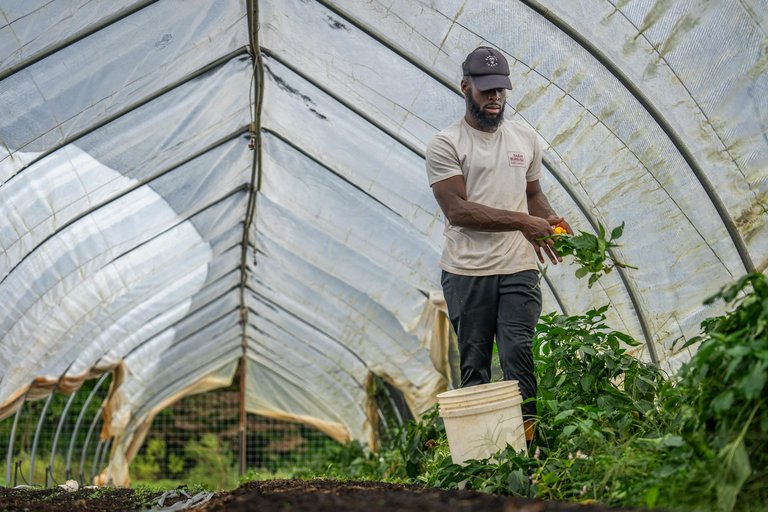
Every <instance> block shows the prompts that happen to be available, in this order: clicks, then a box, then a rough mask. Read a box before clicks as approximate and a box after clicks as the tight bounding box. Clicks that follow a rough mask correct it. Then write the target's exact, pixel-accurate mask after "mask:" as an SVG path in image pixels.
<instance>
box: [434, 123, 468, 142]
mask: <svg viewBox="0 0 768 512" xmlns="http://www.w3.org/2000/svg"><path fill="white" fill-rule="evenodd" d="M462 121H463V119H457V120H456V121H454V122H452V123H451V124H449V125H448V126H446V127H445V128H443V129H442V130H440V131H439V132H437V133H435V134H434V135H433V136H432V140H434V139H453V138H456V136H457V135H458V134H459V133H460V132H461V130H462Z"/></svg>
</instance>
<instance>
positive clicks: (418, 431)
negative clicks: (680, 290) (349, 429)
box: [292, 273, 768, 511]
mask: <svg viewBox="0 0 768 512" xmlns="http://www.w3.org/2000/svg"><path fill="white" fill-rule="evenodd" d="M716 300H723V301H725V302H726V303H727V304H728V305H729V313H727V314H725V315H723V316H718V317H714V318H710V319H708V320H706V321H705V322H703V324H702V330H701V335H700V336H698V337H696V338H694V339H691V340H689V341H688V343H687V345H688V346H693V345H694V344H695V345H698V350H697V351H696V352H695V354H694V356H693V357H692V358H691V360H690V361H689V362H688V363H686V364H685V365H684V366H683V367H682V368H681V369H680V370H679V371H678V372H677V374H676V375H674V376H668V375H665V374H664V373H663V372H662V371H660V370H659V369H658V368H656V367H655V366H653V365H651V364H648V363H644V362H642V361H640V360H639V359H637V358H636V357H634V356H633V355H631V354H630V353H628V351H627V350H628V349H630V350H631V348H632V347H635V346H637V345H638V343H637V342H636V341H635V340H633V339H632V338H631V337H630V336H628V335H626V334H624V333H621V332H617V331H614V330H612V329H610V328H609V327H608V326H607V325H606V323H605V313H606V311H607V308H606V307H603V308H599V309H595V310H591V311H588V312H587V313H585V314H584V315H580V316H569V317H566V316H559V315H554V314H553V315H546V316H543V317H542V319H541V322H540V324H539V326H538V331H537V336H536V340H535V358H536V371H537V376H538V379H539V396H538V400H537V408H538V425H537V430H536V438H535V440H534V443H533V445H532V446H531V448H530V449H529V451H528V453H515V452H514V450H513V449H512V448H508V449H507V450H504V451H502V452H500V453H497V454H496V455H494V456H493V457H492V458H490V459H487V460H481V461H470V462H468V463H466V464H465V465H461V466H460V465H456V464H453V463H452V461H451V458H450V452H449V449H448V443H447V440H446V437H445V431H444V428H443V425H442V423H441V420H440V418H439V415H438V412H437V409H436V408H435V409H433V410H432V411H430V413H428V414H426V415H425V416H423V417H422V419H421V420H420V421H413V422H409V423H407V424H406V425H404V426H403V427H401V428H398V429H395V430H393V431H391V432H390V434H389V435H388V436H387V438H386V439H385V443H384V446H383V448H382V449H381V450H380V451H379V452H378V453H370V452H368V451H366V450H365V449H364V448H363V447H362V446H360V445H357V444H352V445H348V446H345V447H335V448H333V449H329V451H328V452H326V453H325V454H323V457H321V458H318V459H317V462H316V463H315V464H311V465H309V466H307V467H304V468H302V469H301V470H298V471H295V472H294V474H293V475H292V476H294V477H309V476H329V477H337V478H362V479H366V478H367V479H376V480H385V481H393V482H417V483H423V484H427V485H432V486H437V487H443V488H456V487H459V486H466V487H467V488H471V489H477V490H481V491H485V492H493V493H501V494H514V495H520V496H526V497H535V498H540V499H552V500H569V501H579V502H600V503H604V504H607V505H612V506H647V507H651V508H653V507H663V508H665V509H670V510H696V511H700V510H724V511H730V510H743V511H765V510H768V386H767V385H766V375H768V282H767V281H766V278H765V276H764V275H763V274H761V273H753V274H750V275H747V276H745V277H744V278H742V279H740V280H739V281H738V282H736V283H734V284H733V285H732V286H729V287H727V288H725V289H724V290H722V291H721V292H720V293H718V294H717V295H716V296H714V297H712V298H710V299H709V300H708V301H707V303H708V304H711V303H712V302H714V301H716Z"/></svg>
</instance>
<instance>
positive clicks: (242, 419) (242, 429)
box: [239, 356, 248, 476]
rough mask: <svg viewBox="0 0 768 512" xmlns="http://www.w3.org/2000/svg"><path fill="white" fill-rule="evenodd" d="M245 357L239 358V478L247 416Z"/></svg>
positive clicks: (244, 459) (244, 463)
mask: <svg viewBox="0 0 768 512" xmlns="http://www.w3.org/2000/svg"><path fill="white" fill-rule="evenodd" d="M245 364H246V362H245V356H243V357H241V358H240V375H239V379H240V476H243V475H244V474H245V465H246V454H247V452H246V450H247V448H248V446H247V436H248V432H247V424H248V416H247V414H248V413H247V412H246V410H245V386H246V380H245V379H246V368H245Z"/></svg>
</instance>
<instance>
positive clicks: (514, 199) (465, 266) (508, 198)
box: [426, 118, 541, 276]
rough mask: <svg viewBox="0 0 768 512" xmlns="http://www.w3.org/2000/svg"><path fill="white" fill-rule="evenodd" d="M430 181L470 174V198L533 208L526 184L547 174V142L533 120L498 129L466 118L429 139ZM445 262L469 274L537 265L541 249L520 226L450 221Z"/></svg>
mask: <svg viewBox="0 0 768 512" xmlns="http://www.w3.org/2000/svg"><path fill="white" fill-rule="evenodd" d="M426 165H427V177H428V179H429V185H430V186H432V185H433V184H434V183H436V182H438V181H441V180H444V179H446V178H450V177H451V176H458V175H463V176H464V182H465V184H466V188H467V200H468V201H472V202H475V203H480V204H484V205H487V206H492V207H494V208H500V209H504V210H511V211H517V212H524V213H528V201H527V198H526V193H525V190H526V186H527V182H528V181H535V180H538V179H539V178H540V176H541V148H540V146H539V141H538V138H537V137H536V132H534V131H533V130H532V129H531V128H529V127H528V126H526V125H524V124H522V123H518V122H513V121H505V122H504V123H502V124H501V126H499V128H498V129H497V130H496V131H495V132H494V133H488V132H483V131H480V130H476V129H474V128H472V127H471V126H469V125H468V124H467V122H466V121H465V120H464V118H461V119H460V120H459V121H457V122H455V123H454V124H452V125H451V126H449V127H448V128H446V129H445V130H443V131H441V132H440V133H438V134H436V135H435V136H434V137H432V139H431V140H430V141H429V144H428V145H427V158H426ZM444 235H445V244H444V246H443V254H442V257H441V258H440V268H442V269H444V270H447V271H448V272H451V273H454V274H461V275H469V276H487V275H494V274H514V273H515V272H520V271H522V270H535V269H536V268H537V267H536V254H535V251H534V249H533V246H532V245H531V243H530V242H528V240H526V239H525V237H524V236H523V234H522V233H521V232H519V231H505V232H489V231H476V230H473V229H467V228H462V227H458V226H453V225H451V224H450V223H449V222H446V224H445V231H444Z"/></svg>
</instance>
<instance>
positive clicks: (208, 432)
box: [131, 381, 334, 489]
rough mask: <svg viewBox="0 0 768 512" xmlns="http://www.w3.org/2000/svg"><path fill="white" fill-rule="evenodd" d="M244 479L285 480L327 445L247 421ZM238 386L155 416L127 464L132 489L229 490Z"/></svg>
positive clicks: (308, 434) (299, 432) (317, 437)
mask: <svg viewBox="0 0 768 512" xmlns="http://www.w3.org/2000/svg"><path fill="white" fill-rule="evenodd" d="M245 441H246V443H245V467H246V468H247V473H246V475H245V476H246V477H248V478H256V477H259V478H271V477H286V476H289V475H290V473H291V472H292V471H293V470H294V469H295V468H300V467H302V466H303V465H305V464H307V463H308V462H309V461H310V460H312V459H313V458H315V457H318V456H319V455H320V454H322V453H323V451H324V449H325V448H326V447H328V446H330V445H332V444H334V441H332V440H331V439H330V438H328V437H327V436H326V435H325V434H323V433H322V432H320V431H318V430H315V429H312V428H310V427H307V426H304V425H300V424H296V423H289V422H284V421H278V420H274V419H271V418H265V417H263V416H257V415H254V414H248V415H247V423H246V436H245ZM240 448H241V435H240V409H239V384H238V383H237V381H235V382H234V383H233V384H232V386H230V387H229V388H226V389H221V390H216V391H212V392H209V393H204V394H199V395H193V396H189V397H187V398H184V399H182V400H180V401H178V402H176V403H175V404H174V405H172V406H171V407H168V408H167V409H165V410H164V411H162V412H161V413H160V414H158V415H157V416H156V417H155V419H154V421H153V423H152V427H151V428H150V430H149V433H148V434H147V437H146V440H145V442H144V444H143V446H142V448H141V449H140V450H139V453H138V455H137V456H136V458H135V459H134V461H133V463H132V464H131V476H132V478H133V482H134V484H139V483H143V482H152V483H156V482H158V481H159V480H163V479H170V480H174V481H178V480H182V481H184V482H189V483H197V484H202V485H204V486H206V487H207V488H211V489H226V488H232V487H235V486H236V485H237V483H238V481H239V478H240V454H241V451H240Z"/></svg>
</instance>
